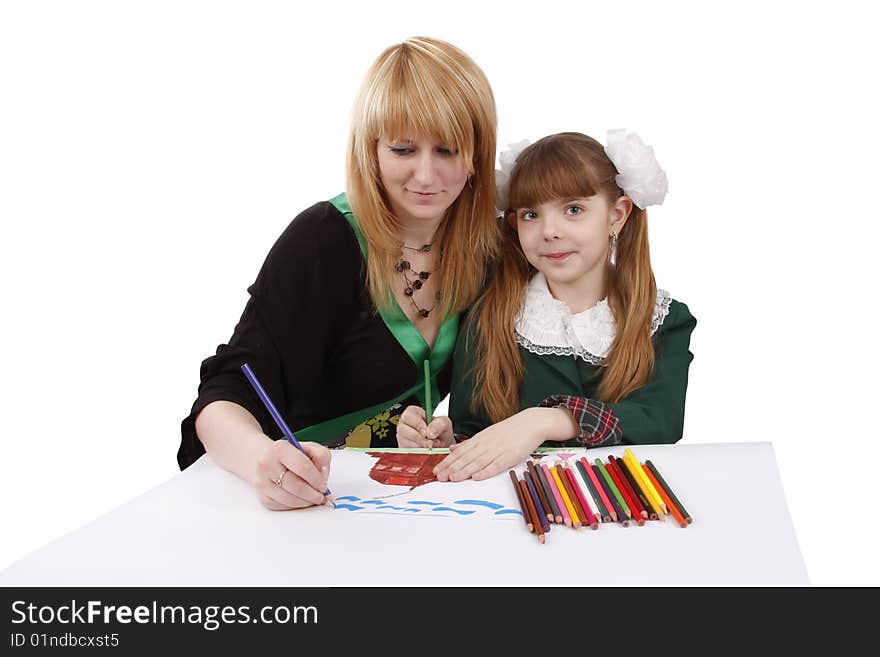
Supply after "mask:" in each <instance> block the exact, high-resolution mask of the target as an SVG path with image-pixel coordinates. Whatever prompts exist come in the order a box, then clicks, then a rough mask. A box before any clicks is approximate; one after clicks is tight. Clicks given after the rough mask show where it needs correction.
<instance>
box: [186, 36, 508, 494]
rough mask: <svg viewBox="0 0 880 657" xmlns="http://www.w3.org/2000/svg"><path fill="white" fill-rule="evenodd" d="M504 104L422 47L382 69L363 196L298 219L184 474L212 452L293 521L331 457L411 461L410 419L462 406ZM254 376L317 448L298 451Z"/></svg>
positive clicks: (226, 352)
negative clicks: (445, 402) (461, 346)
mask: <svg viewBox="0 0 880 657" xmlns="http://www.w3.org/2000/svg"><path fill="white" fill-rule="evenodd" d="M495 132H496V114H495V102H494V98H493V94H492V90H491V87H490V85H489V83H488V81H487V79H486V77H485V75H484V74H483V72H482V71H481V70H480V68H479V67H478V66H477V65H476V64H475V63H474V62H473V61H472V60H471V59H470V57H468V56H467V55H466V54H465V53H463V52H462V51H461V50H459V49H458V48H456V47H455V46H453V45H451V44H449V43H446V42H443V41H439V40H437V39H430V38H421V37H419V38H411V39H408V40H406V41H404V42H403V43H400V44H397V45H394V46H391V47H389V48H388V49H386V50H385V51H384V52H383V53H382V54H381V55H380V56H379V57H378V59H377V60H376V61H375V62H374V63H373V65H372V67H371V68H370V69H369V71H368V73H367V75H366V78H365V80H364V82H363V85H362V88H361V91H360V94H359V95H358V98H357V101H356V103H355V108H354V112H353V120H352V126H351V135H350V139H349V145H348V154H347V180H346V192H345V193H344V194H340V195H339V196H336V197H335V198H332V199H329V200H326V201H321V202H318V203H316V204H315V205H313V206H312V207H310V208H308V209H307V210H305V211H304V212H302V213H301V214H299V215H298V216H297V217H296V218H295V219H294V220H293V221H292V222H291V223H290V225H289V226H288V227H287V229H286V230H285V231H284V232H283V234H282V235H281V237H280V238H279V239H278V241H277V242H276V243H275V245H274V246H273V247H272V249H271V250H270V252H269V254H268V256H267V257H266V260H265V262H264V264H263V266H262V268H261V270H260V272H259V274H258V275H257V278H256V281H255V282H254V283H253V285H251V286H250V287H249V288H248V292H249V293H250V299H249V301H248V303H247V305H246V306H245V309H244V312H243V314H242V316H241V319H240V321H239V323H238V325H237V326H236V327H235V331H234V333H233V335H232V337H231V338H230V340H229V342H228V343H227V344H222V345H220V346H219V347H218V348H217V351H216V354H215V355H213V356H211V357H209V358H207V359H206V360H205V361H204V362H203V363H202V366H201V384H200V386H199V392H198V398H197V399H196V401H195V403H194V405H193V407H192V411H191V413H190V415H189V416H188V417H187V418H186V419H184V420H183V422H182V425H181V429H182V441H181V446H180V450H179V452H178V462H179V464H180V467H181V468H185V467H187V466H188V465H190V464H191V463H192V462H193V461H194V460H195V459H197V458H198V457H199V456H200V455H201V454H202V453H204V452H205V451H207V453H208V454H210V455H211V457H212V458H213V459H214V460H215V461H216V462H217V463H218V464H219V465H221V466H222V467H224V468H226V469H227V470H230V471H231V472H234V473H235V474H237V475H238V476H240V477H242V478H243V479H245V480H247V481H249V482H251V483H252V484H253V486H254V488H255V489H256V493H257V496H258V498H259V499H260V501H261V502H262V503H263V504H264V505H265V506H266V507H268V508H270V509H276V510H282V509H291V508H298V507H303V506H309V505H313V504H322V503H323V501H324V495H323V491H324V490H325V489H326V488H327V479H328V476H329V468H330V452H329V451H328V449H327V447H328V446H336V445H340V444H349V445H360V446H374V447H375V446H385V445H387V446H395V445H396V438H395V424H396V422H397V419H398V416H399V413H400V411H401V410H402V409H403V408H405V407H406V406H408V405H413V404H415V405H418V406H424V400H425V384H424V376H423V371H424V370H423V363H424V361H425V360H428V361H429V362H430V367H431V370H430V371H431V372H432V377H431V382H430V386H431V391H430V396H431V398H432V399H435V400H436V399H441V398H442V396H443V395H445V394H446V393H447V392H448V389H449V381H450V370H451V361H452V359H451V355H452V350H453V346H454V344H455V341H456V336H457V333H458V325H459V316H460V314H461V313H462V311H464V310H465V309H466V308H468V306H469V305H470V304H471V303H472V302H473V301H474V299H475V298H476V296H477V294H478V292H479V291H480V290H481V289H482V288H483V287H484V285H485V271H486V265H487V262H488V260H489V259H490V258H491V257H492V255H493V253H494V251H495V249H496V240H497V226H496V222H495V214H494V190H495V178H494V166H495ZM243 363H248V364H249V365H250V366H251V368H252V369H253V371H254V373H255V374H256V376H257V378H258V379H259V380H260V382H261V383H262V384H263V386H264V388H265V389H266V392H267V393H268V395H269V397H270V398H271V399H272V401H273V402H274V404H275V406H276V407H277V408H278V410H279V411H280V413H281V414H282V415H283V416H284V419H285V420H286V421H287V424H288V425H289V426H290V428H291V429H292V430H293V432H294V434H295V435H296V437H297V438H298V440H299V441H300V442H301V443H302V446H303V449H304V451H302V452H301V451H299V450H297V449H296V448H295V447H294V446H293V445H291V444H290V443H288V442H287V441H286V440H283V439H282V440H279V438H283V436H282V435H281V432H280V431H279V429H278V428H277V426H276V425H275V423H274V422H273V420H272V418H271V416H270V415H269V413H268V412H267V410H266V409H265V407H264V406H263V404H262V403H261V401H260V399H259V397H257V395H256V394H255V393H254V392H253V390H252V389H251V387H250V385H249V383H248V381H247V379H246V378H245V377H244V375H243V374H242V372H241V369H240V368H241V366H242V364H243Z"/></svg>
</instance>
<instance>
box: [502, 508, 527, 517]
mask: <svg viewBox="0 0 880 657" xmlns="http://www.w3.org/2000/svg"><path fill="white" fill-rule="evenodd" d="M508 513H514V514H516V515H518V516H521V515H522V511H520V510H519V509H501V511H496V512H495V515H496V516H503V515H505V514H508Z"/></svg>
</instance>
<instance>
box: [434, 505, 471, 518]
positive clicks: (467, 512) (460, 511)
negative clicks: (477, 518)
mask: <svg viewBox="0 0 880 657" xmlns="http://www.w3.org/2000/svg"><path fill="white" fill-rule="evenodd" d="M432 510H433V511H454V512H455V513H457V514H459V515H461V516H469V515H470V514H472V513H476V511H462V510H461V509H453V508H451V507H448V506H437V507H434V509H432Z"/></svg>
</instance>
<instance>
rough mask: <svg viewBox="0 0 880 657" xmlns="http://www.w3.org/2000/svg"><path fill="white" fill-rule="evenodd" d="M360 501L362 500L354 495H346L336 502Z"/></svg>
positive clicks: (338, 498)
mask: <svg viewBox="0 0 880 657" xmlns="http://www.w3.org/2000/svg"><path fill="white" fill-rule="evenodd" d="M359 499H361V498H359V497H355V496H354V495H345V496H343V497H337V498H336V501H337V502H338V501H339V500H352V501H355V502H357V501H358V500H359Z"/></svg>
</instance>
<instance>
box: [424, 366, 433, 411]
mask: <svg viewBox="0 0 880 657" xmlns="http://www.w3.org/2000/svg"><path fill="white" fill-rule="evenodd" d="M431 413H432V409H431V361H430V360H425V423H426V424H431Z"/></svg>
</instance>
